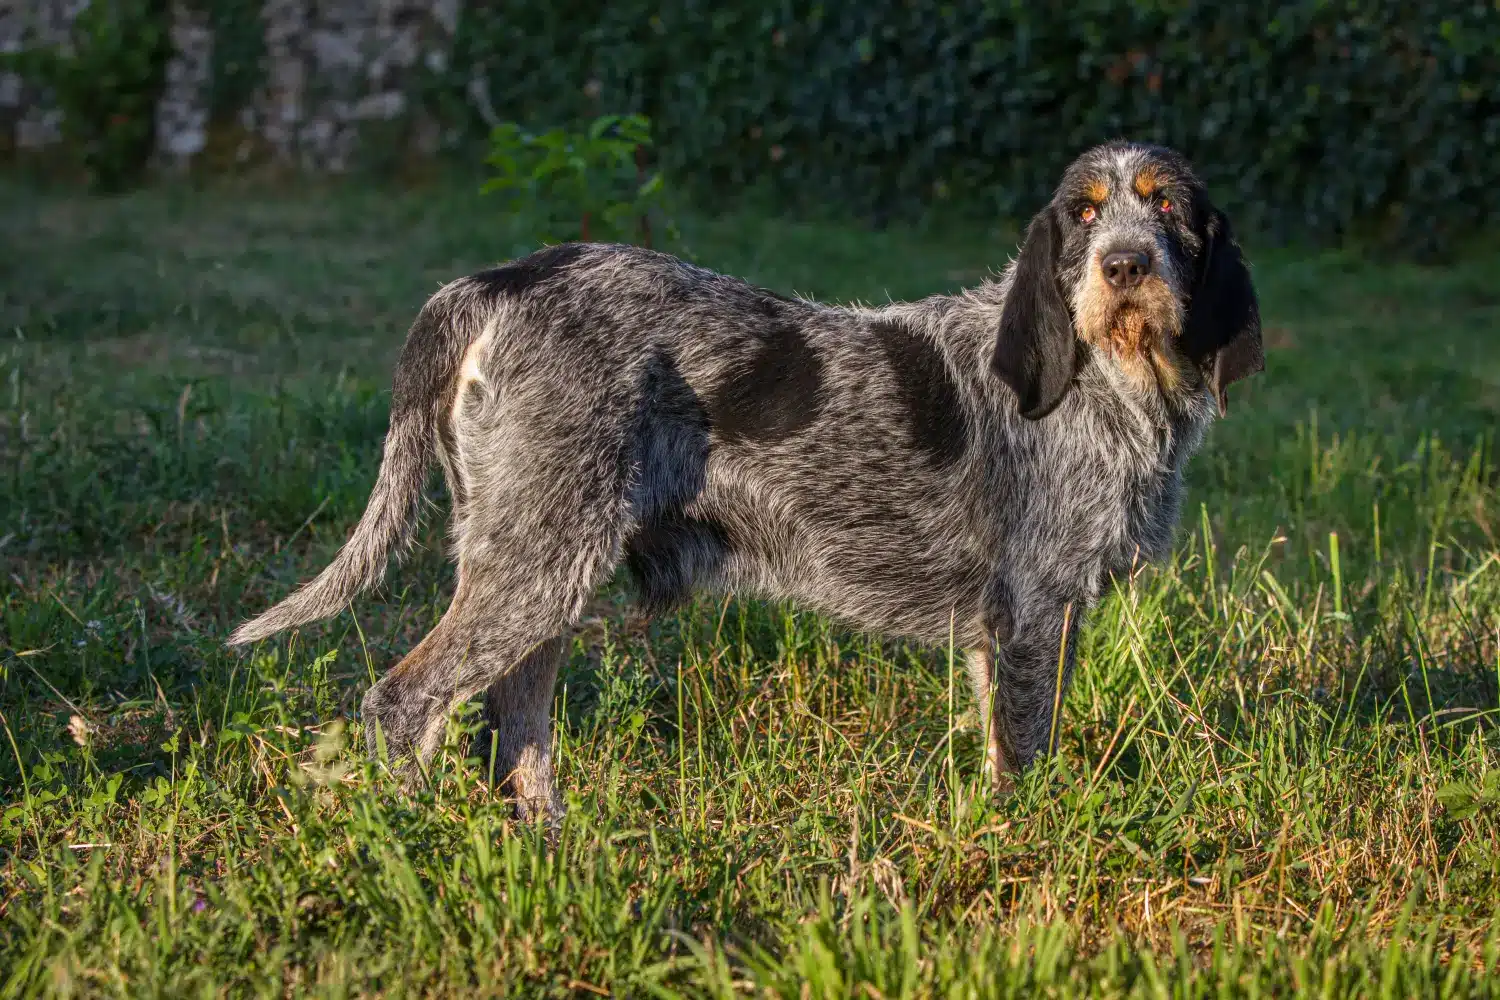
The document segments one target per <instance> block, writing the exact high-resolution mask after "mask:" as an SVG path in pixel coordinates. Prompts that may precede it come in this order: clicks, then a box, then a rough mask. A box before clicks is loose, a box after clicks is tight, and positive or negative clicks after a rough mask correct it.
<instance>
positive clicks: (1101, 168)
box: [231, 143, 1261, 810]
mask: <svg viewBox="0 0 1500 1000" xmlns="http://www.w3.org/2000/svg"><path fill="white" fill-rule="evenodd" d="M1260 367H1261V349H1260V333H1259V318H1258V311H1257V307H1256V301H1255V294H1254V290H1253V288H1252V286H1251V283H1250V278H1249V274H1248V272H1247V270H1246V268H1245V265H1244V262H1243V261H1242V260H1241V257H1240V252H1239V249H1238V247H1237V246H1236V244H1235V242H1234V240H1233V238H1232V236H1231V235H1230V232H1229V228H1228V221H1227V220H1226V219H1225V218H1224V216H1223V214H1222V213H1220V212H1218V211H1217V210H1215V209H1214V208H1213V207H1212V206H1211V205H1210V204H1209V202H1208V200H1207V198H1206V196H1205V195H1204V192H1203V190H1202V188H1201V186H1200V185H1199V184H1198V182H1197V181H1196V180H1195V179H1194V178H1193V175H1192V173H1191V171H1190V170H1189V168H1188V166H1187V164H1186V163H1185V162H1183V161H1182V160H1181V158H1180V157H1178V156H1176V155H1175V154H1173V153H1171V152H1170V151H1167V150H1163V149H1159V148H1155V147H1148V146H1140V145H1133V144H1126V143H1115V144H1110V145H1108V146H1104V147H1100V148H1098V149H1095V150H1092V151H1090V152H1089V153H1087V154H1085V155H1084V156H1083V157H1080V159H1079V160H1078V161H1077V162H1076V163H1075V164H1074V165H1073V166H1072V167H1070V168H1069V171H1068V173H1067V174H1066V175H1065V176H1064V178H1063V181H1062V184H1061V185H1060V186H1059V189H1058V192H1057V194H1056V196H1055V197H1054V199H1053V201H1052V202H1051V203H1050V204H1049V205H1048V206H1047V207H1046V208H1045V209H1043V210H1042V212H1041V213H1039V214H1038V215H1037V217H1036V218H1035V219H1034V220H1033V221H1032V223H1031V225H1030V228H1029V229H1028V233H1027V237H1026V242H1025V245H1024V246H1023V248H1022V250H1021V253H1020V256H1019V257H1018V259H1017V260H1016V261H1015V262H1014V263H1013V264H1012V265H1011V266H1010V267H1009V268H1007V269H1006V271H1005V273H1004V275H1003V276H1002V277H1001V278H1000V280H998V281H986V282H985V283H983V284H981V285H980V286H979V287H977V288H974V289H971V290H969V291H966V292H964V293H962V294H959V295H955V296H937V297H933V298H929V299H923V300H921V301H918V302H912V303H898V304H892V305H889V306H885V307H882V308H869V309H866V308H839V307H835V306H828V305H821V304H818V303H814V302H809V301H803V300H797V299H788V298H785V297H782V296H779V295H776V294H773V293H771V292H768V291H766V290H764V289H760V288H756V287H752V286H750V285H748V284H745V283H744V282H742V281H739V280H737V279H734V278H729V277H724V276H722V275H719V274H715V273H712V272H710V271H707V270H704V269H702V268H699V267H694V266H692V265H690V264H687V263H684V262H683V261H681V260H677V259H675V258H673V257H670V256H667V255H665V254H660V253H653V252H651V251H648V250H642V249H638V248H633V247H624V246H605V245H579V244H568V245H563V246H558V247H552V248H549V249H546V250H542V251H539V252H537V253H535V254H532V255H531V256H529V257H526V258H524V259H522V260H518V261H515V262H512V263H510V264H507V265H505V266H503V267H499V268H496V269H494V270H491V271H486V272H483V273H481V274H476V275H474V276H472V277H468V278H463V279H461V280H459V281H455V282H453V283H452V284H450V285H448V286H446V287H445V288H443V289H442V290H441V291H439V292H438V293H437V294H436V295H434V296H433V297H432V299H431V300H430V301H429V302H428V303H427V305H426V306H425V307H424V308H423V309H422V312H421V314H420V315H419V316H418V318H417V320H416V322H415V324H414V325H413V327H412V329H411V333H410V335H409V336H408V339H407V342H406V346H405V348H404V350H403V352H402V354H401V358H400V360H399V362H398V364H397V368H396V375H395V385H394V393H393V400H392V413H391V426H390V434H389V436H388V438H387V441H386V446H385V457H384V460H383V462H382V464H381V468H380V475H379V478H378V479H377V481H376V485H375V489H374V492H373V494H372V496H371V498H370V503H369V506H368V508H367V510H366V511H365V514H364V516H363V518H362V519H361V521H360V523H359V525H358V527H357V528H356V529H355V531H354V534H353V536H352V537H351V538H350V540H349V542H348V544H347V545H346V546H345V547H344V548H343V550H342V551H341V552H340V553H339V555H338V557H337V558H336V559H335V561H334V562H333V564H332V565H330V566H329V567H328V568H327V569H326V570H324V572H323V573H322V574H321V575H320V576H319V577H318V578H317V579H316V580H314V581H313V582H311V583H310V584H308V585H307V586H305V587H304V588H303V589H301V590H299V591H298V592H297V593H295V594H293V595H292V596H291V597H289V598H288V599H287V600H285V601H283V602H282V603H281V604H279V605H277V606H276V607H275V608H272V609H271V610H270V611H268V612H266V613H265V614H264V615H262V616H261V617H259V618H257V619H255V620H254V621H251V622H249V623H247V624H245V625H243V626H241V627H240V629H239V630H238V631H237V632H235V634H234V635H233V637H232V638H231V642H234V643H244V642H250V641H253V640H257V639H261V638H263V637H265V636H268V635H271V634H272V633H274V632H276V631H278V630H281V629H284V628H287V627H290V626H293V625H297V624H300V623H303V622H307V621H311V620H313V619H316V618H321V617H325V616H328V615H331V614H334V613H336V612H337V611H339V610H340V609H341V608H343V607H344V606H345V605H346V604H347V602H348V601H349V599H350V598H351V597H352V596H353V595H354V594H355V593H357V592H358V591H360V590H361V589H363V588H365V587H368V586H371V585H373V584H374V583H376V582H377V581H379V580H380V578H381V577H382V575H383V573H384V571H385V568H386V563H387V559H388V557H389V555H390V554H391V553H392V552H393V551H394V550H396V549H398V548H399V547H400V546H401V545H402V544H403V543H404V542H405V541H406V540H407V539H409V537H410V534H411V531H412V528H413V525H414V523H415V521H416V517H417V507H418V503H419V499H420V496H421V493H422V488H423V484H424V480H425V476H426V473H427V469H428V466H429V463H430V460H431V458H432V457H433V456H434V454H435V455H436V457H437V458H438V459H439V461H440V462H441V463H442V466H443V469H444V471H445V473H446V475H447V480H448V485H449V487H450V491H451V493H452V496H453V522H452V532H453V538H454V543H455V544H454V550H455V552H456V554H457V560H458V584H457V590H456V593H455V595H454V599H453V603H452V606H451V607H450V608H449V610H448V612H447V614H446V615H445V616H444V618H443V619H442V621H441V622H440V623H439V624H438V626H437V627H436V628H435V629H434V630H433V631H432V633H431V634H429V635H428V636H427V637H426V638H425V639H423V641H422V642H421V643H420V644H419V645H418V646H417V648H416V649H414V650H413V651H412V652H411V653H410V655H408V656H407V657H406V658H405V659H404V660H402V662H401V663H400V664H398V665H397V666H396V667H395V668H394V669H392V670H391V671H390V672H389V673H388V674H387V675H386V676H385V677H384V678H383V679H382V680H381V681H380V682H379V683H378V684H376V685H375V686H374V687H373V688H372V689H371V690H370V691H369V693H368V694H367V695H366V698H365V702H364V706H363V712H364V718H365V722H366V727H367V730H366V731H367V733H368V734H369V737H370V747H371V750H372V752H374V751H375V750H377V748H378V747H379V745H380V740H382V739H383V740H384V741H385V744H386V749H387V750H388V751H389V752H390V753H391V754H393V755H395V756H404V757H406V758H407V759H410V758H411V757H412V756H414V755H427V754H430V753H432V752H433V751H434V749H435V748H436V746H437V744H438V742H439V740H440V738H441V735H442V732H443V726H444V722H445V719H446V715H447V712H448V711H449V710H450V709H451V707H452V706H453V705H454V704H455V703H456V702H459V701H463V700H467V699H470V698H472V697H474V696H475V695H477V694H478V693H480V692H486V705H487V711H488V715H489V719H490V723H491V725H492V726H493V728H494V737H495V739H496V740H497V744H496V751H497V756H498V759H499V762H500V768H501V772H502V773H505V774H506V775H507V776H508V780H509V782H510V787H511V788H512V790H513V792H514V793H515V794H516V796H517V798H518V799H519V800H520V802H521V803H522V805H523V807H524V808H526V809H528V810H531V809H535V808H537V807H543V808H547V809H552V810H555V808H556V801H557V798H556V793H555V791H554V789H553V783H552V769H551V764H550V760H549V756H548V747H549V708H550V704H551V699H552V688H553V681H554V678H555V675H556V670H557V662H558V657H559V656H560V654H561V652H562V651H563V650H564V649H565V648H566V636H567V634H568V629H569V627H570V626H571V625H573V624H574V623H575V622H576V621H577V619H578V618H579V616H580V614H581V613H582V611H583V608H584V606H585V602H587V601H588V600H589V598H590V596H591V595H592V594H593V592H594V591H595V589H596V588H597V587H598V586H599V585H600V584H601V583H602V582H603V581H605V580H607V579H608V578H609V577H610V575H611V574H612V573H613V572H614V570H615V569H616V567H617V566H619V565H621V564H622V563H623V564H624V565H625V566H626V567H627V568H628V570H629V573H630V576H631V577H632V579H633V580H634V581H635V584H636V586H637V589H638V593H639V596H640V600H641V602H642V604H643V605H644V606H646V607H648V608H652V609H661V608H668V607H671V606H672V605H674V604H676V603H678V602H680V601H681V600H683V599H684V598H685V597H687V596H688V595H689V594H690V593H691V592H693V591H695V590H698V589H712V590H720V591H733V592H737V593H742V594H755V595H765V596H775V597H791V598H794V599H795V600H797V601H799V602H801V603H802V604H803V605H805V606H807V607H809V608H814V609H817V610H820V611H823V612H826V613H828V614H830V615H833V616H835V617H837V618H839V619H842V620H843V621H845V622H847V623H849V624H851V625H855V626H858V627H860V628H864V629H869V630H872V631H877V632H882V633H889V634H893V635H902V636H909V637H912V638H915V639H920V640H925V641H928V642H933V643H940V642H944V641H946V640H947V639H948V637H949V632H950V625H951V627H952V628H953V629H954V630H956V637H957V640H958V641H959V642H961V643H962V644H964V645H965V646H966V647H967V648H968V649H969V650H970V653H969V663H970V668H971V669H970V673H971V676H972V680H973V684H974V688H975V693H976V695H977V697H978V700H979V704H980V706H981V707H982V709H983V715H984V719H985V726H986V729H987V730H988V731H989V732H988V737H987V745H988V755H987V766H988V768H989V769H990V770H991V773H992V774H994V775H995V777H996V779H997V780H998V781H1001V782H1003V781H1005V780H1006V778H1005V776H1006V775H1007V774H1008V773H1012V772H1015V771H1018V770H1020V769H1021V768H1024V767H1025V766H1026V765H1027V764H1028V763H1029V762H1030V761H1031V760H1032V759H1033V757H1034V756H1035V755H1036V754H1037V753H1038V752H1041V751H1044V750H1047V749H1050V747H1051V745H1052V740H1053V737H1054V736H1055V729H1056V718H1055V713H1056V711H1057V705H1058V703H1059V700H1060V698H1061V689H1060V688H1059V685H1058V681H1059V679H1061V680H1062V682H1063V683H1064V684H1066V682H1067V677H1068V675H1069V673H1070V672H1071V669H1072V662H1073V651H1072V646H1073V644H1072V637H1073V635H1074V634H1075V633H1076V630H1077V628H1078V625H1079V623H1080V621H1081V620H1082V619H1083V617H1084V615H1085V613H1086V612H1087V610H1088V608H1089V607H1091V606H1092V605H1093V604H1094V602H1095V601H1097V599H1098V598H1099V596H1100V595H1101V593H1102V592H1103V590H1104V588H1105V586H1106V585H1107V582H1108V580H1109V579H1110V577H1111V575H1112V574H1115V573H1119V572H1122V571H1127V570H1128V569H1129V568H1130V567H1131V566H1132V565H1133V564H1135V563H1137V562H1139V561H1141V560H1148V559H1154V558H1157V557H1160V556H1162V555H1163V554H1165V553H1166V552H1167V551H1168V549H1169V547H1170V545H1171V537H1172V529H1173V525H1174V522H1175V520H1176V518H1177V513H1178V506H1179V500H1180V496H1181V491H1182V471H1183V466H1184V464H1185V462H1186V461H1187V459H1188V457H1189V455H1191V454H1192V452H1193V451H1194V449H1195V448H1196V447H1197V446H1198V444H1199V441H1200V439H1201V438H1202V436H1203V433H1204V430H1205V428H1206V427H1207V426H1208V424H1209V422H1210V420H1211V419H1212V416H1213V414H1214V412H1215V403H1216V401H1217V403H1218V405H1219V407H1220V408H1222V406H1223V401H1224V388H1225V386H1227V385H1228V384H1229V383H1230V382H1232V381H1234V380H1235V379H1237V378H1241V377H1243V376H1245V375H1248V374H1250V373H1252V372H1254V371H1256V370H1258V369H1259V368H1260Z"/></svg>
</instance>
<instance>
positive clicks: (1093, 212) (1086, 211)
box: [1078, 205, 1099, 225]
mask: <svg viewBox="0 0 1500 1000" xmlns="http://www.w3.org/2000/svg"><path fill="white" fill-rule="evenodd" d="M1098 215H1099V210H1098V209H1097V208H1095V207H1094V206H1093V205H1085V206H1083V210H1082V211H1080V212H1079V213H1078V220H1079V221H1080V222H1082V223H1083V224H1084V225H1088V224H1089V223H1090V222H1093V221H1094V219H1096V218H1097V217H1098Z"/></svg>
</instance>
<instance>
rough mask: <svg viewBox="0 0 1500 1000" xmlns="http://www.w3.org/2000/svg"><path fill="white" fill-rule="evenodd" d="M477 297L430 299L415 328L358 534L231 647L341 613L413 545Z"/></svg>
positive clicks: (454, 289)
mask: <svg viewBox="0 0 1500 1000" xmlns="http://www.w3.org/2000/svg"><path fill="white" fill-rule="evenodd" d="M473 291H474V289H472V288H471V287H470V282H469V281H468V279H463V280H460V281H457V282H454V283H453V284H452V285H449V286H448V287H446V288H444V289H443V290H442V291H439V292H438V293H437V294H436V295H434V296H433V297H432V298H431V299H429V300H428V302H427V304H426V305H425V306H423V307H422V311H421V312H420V313H419V314H418V315H417V319H416V321H415V322H414V323H412V327H411V331H410V332H409V333H408V334H407V336H406V344H405V346H404V347H403V348H402V349H401V357H400V359H399V360H398V361H397V362H396V373H395V379H394V382H393V386H392V393H391V424H390V430H389V432H388V433H387V434H386V439H385V453H384V455H383V456H382V458H381V460H380V474H379V475H378V476H377V477H376V479H375V488H374V490H372V491H371V493H370V500H369V503H368V504H366V506H365V512H364V514H363V515H361V517H360V519H359V524H358V525H357V526H356V527H355V529H354V534H352V535H351V536H349V540H348V541H347V542H345V543H344V547H343V548H342V549H340V550H339V554H338V555H337V556H336V557H335V558H334V560H333V562H332V563H331V564H329V566H328V568H327V569H325V570H323V572H321V573H319V574H318V576H317V578H316V579H314V580H313V581H312V582H311V583H308V584H306V585H304V586H303V587H302V588H301V589H299V590H298V591H297V592H296V593H294V594H292V596H291V597H288V598H287V599H286V600H284V601H282V602H281V603H280V604H277V605H276V606H275V607H273V608H271V609H270V610H269V611H267V612H265V613H264V614H262V615H261V616H260V617H258V618H254V619H251V620H250V621H248V622H245V623H244V624H243V625H241V626H240V627H239V628H237V629H235V630H234V633H233V634H232V635H230V637H229V645H231V646H239V645H243V644H245V643H249V642H255V641H257V640H259V639H264V638H266V637H267V636H270V635H274V634H275V633H277V632H280V631H282V630H283V629H288V628H291V627H292V626H294V625H302V624H305V623H307V622H311V621H317V620H318V619H320V618H327V617H329V616H331V615H334V614H337V613H338V612H339V611H340V610H342V609H343V608H344V607H346V606H347V605H348V603H349V601H350V599H351V598H353V597H354V596H355V595H356V594H358V593H360V592H361V591H363V590H368V589H369V588H370V587H373V586H375V585H376V584H377V583H379V582H380V581H381V579H382V578H383V577H384V576H385V570H386V565H387V563H388V562H389V560H390V556H391V555H392V553H393V552H399V551H400V550H402V549H404V548H405V547H406V546H407V545H408V544H409V543H410V541H411V539H412V536H413V534H414V533H415V530H416V526H417V514H418V509H419V506H420V504H421V500H422V488H423V486H424V485H425V484H426V480H427V468H428V466H429V465H430V464H431V461H432V457H433V450H434V447H435V445H434V441H435V435H436V431H437V421H438V418H439V414H440V413H441V412H442V411H443V409H444V406H443V404H444V401H445V400H446V399H447V397H448V395H449V394H450V393H451V391H452V387H453V383H454V380H455V378H456V376H457V372H458V366H459V364H460V363H461V362H462V360H463V356H464V352H465V351H466V350H467V349H468V346H469V343H470V341H471V340H472V339H473V338H474V337H475V336H477V334H478V329H477V327H478V326H479V325H480V324H479V323H477V322H476V320H477V319H478V317H476V316H475V315H474V313H475V310H474V309H473V308H472V306H474V305H477V304H478V303H477V302H476V296H475V295H473V294H472V292H473Z"/></svg>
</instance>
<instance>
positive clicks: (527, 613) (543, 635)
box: [361, 562, 592, 811]
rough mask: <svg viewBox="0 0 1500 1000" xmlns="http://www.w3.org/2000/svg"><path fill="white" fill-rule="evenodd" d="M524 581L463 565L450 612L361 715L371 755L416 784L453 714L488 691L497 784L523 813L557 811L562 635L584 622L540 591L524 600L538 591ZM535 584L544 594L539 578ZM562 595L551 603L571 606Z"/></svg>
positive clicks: (372, 693) (371, 695) (370, 696)
mask: <svg viewBox="0 0 1500 1000" xmlns="http://www.w3.org/2000/svg"><path fill="white" fill-rule="evenodd" d="M507 569H509V568H507ZM516 575H517V574H516V573H515V572H514V570H509V571H507V570H501V569H499V568H497V567H485V566H482V565H481V566H478V567H476V566H474V565H472V564H468V563H466V562H460V565H459V582H458V588H457V590H456V591H455V593H454V595H453V603H452V604H451V605H450V606H449V608H448V611H447V613H446V614H444V615H443V618H442V620H441V621H440V622H438V624H437V627H435V628H434V629H433V630H432V631H431V632H430V633H429V634H428V635H427V636H426V638H424V639H423V640H422V641H421V642H420V643H418V644H417V647H416V648H415V649H413V650H412V651H411V652H410V653H408V654H407V656H406V657H405V658H404V659H403V660H402V661H401V662H400V663H398V664H396V666H395V667H393V668H392V669H391V670H390V671H389V672H388V673H387V674H386V675H385V676H384V677H382V678H381V679H380V681H379V682H378V683H377V684H376V685H375V686H374V687H372V688H370V690H369V691H368V692H367V693H366V694H365V698H364V703H363V705H362V706H361V713H362V715H363V718H364V725H365V739H366V746H367V749H368V750H369V752H370V754H371V756H374V757H379V756H380V755H381V751H382V749H383V750H384V753H385V755H386V756H387V758H388V759H389V760H390V762H391V763H392V764H394V765H396V766H397V768H398V770H401V771H403V772H404V773H405V774H406V776H407V777H408V778H410V777H412V776H413V773H412V770H411V769H412V768H413V767H414V766H416V765H418V764H419V763H420V764H425V763H427V762H428V761H430V760H431V759H432V756H433V754H434V753H436V751H437V749H438V747H439V746H440V745H441V743H442V740H443V736H444V734H445V729H446V725H447V721H448V715H449V711H450V710H451V709H452V708H453V707H454V706H455V705H458V704H461V703H463V702H466V701H469V700H470V699H472V698H473V697H474V696H475V695H477V694H479V693H480V692H482V691H483V692H487V694H486V698H485V701H486V709H487V714H488V715H489V716H490V717H491V720H492V721H493V722H495V723H497V724H498V729H499V742H498V744H497V745H496V753H497V759H496V765H497V771H496V777H497V778H506V779H509V781H508V783H509V784H510V785H511V787H512V790H513V792H514V793H515V794H516V795H517V796H518V797H519V798H520V799H522V800H523V801H522V809H523V811H525V810H527V809H530V808H531V807H533V806H540V807H542V808H546V809H549V810H550V809H551V808H552V807H553V806H554V805H555V803H554V802H553V799H552V790H551V761H550V755H549V753H548V745H549V743H548V721H549V719H548V710H549V708H550V707H551V703H552V686H553V682H554V680H555V678H556V676H557V665H558V659H559V657H560V655H561V652H562V650H563V649H564V648H565V642H564V640H563V638H562V636H563V634H564V633H565V632H566V630H567V628H568V626H569V625H571V624H572V618H573V617H574V615H573V613H572V610H571V608H570V607H569V606H568V605H569V604H570V603H571V602H567V601H563V600H555V601H554V602H552V603H551V604H550V606H549V605H547V604H543V603H541V602H539V601H538V600H537V599H536V598H537V596H538V595H537V593H536V591H535V589H532V592H531V594H530V595H524V591H525V590H526V589H528V588H526V587H525V586H524V585H523V582H522V581H520V580H518V579H516ZM525 583H527V584H531V585H533V587H534V585H535V583H536V577H535V576H533V577H531V578H530V579H529V580H527V581H525ZM561 589H562V588H557V589H553V590H552V591H551V596H553V597H554V598H561V597H562V596H563V594H562V593H560V591H561ZM590 589H592V588H590ZM526 596H530V597H531V600H527V599H525V597H526ZM382 743H383V747H382ZM487 759H488V754H487V753H486V760H487Z"/></svg>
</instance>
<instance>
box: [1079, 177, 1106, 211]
mask: <svg viewBox="0 0 1500 1000" xmlns="http://www.w3.org/2000/svg"><path fill="white" fill-rule="evenodd" d="M1083 196H1084V197H1085V198H1087V199H1088V200H1089V201H1092V202H1093V203H1094V204H1096V205H1097V204H1098V203H1099V202H1101V201H1104V200H1105V199H1106V198H1108V197H1109V185H1108V184H1106V183H1104V182H1103V181H1101V180H1097V179H1096V180H1091V181H1089V182H1088V183H1087V184H1086V185H1084V188H1083Z"/></svg>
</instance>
